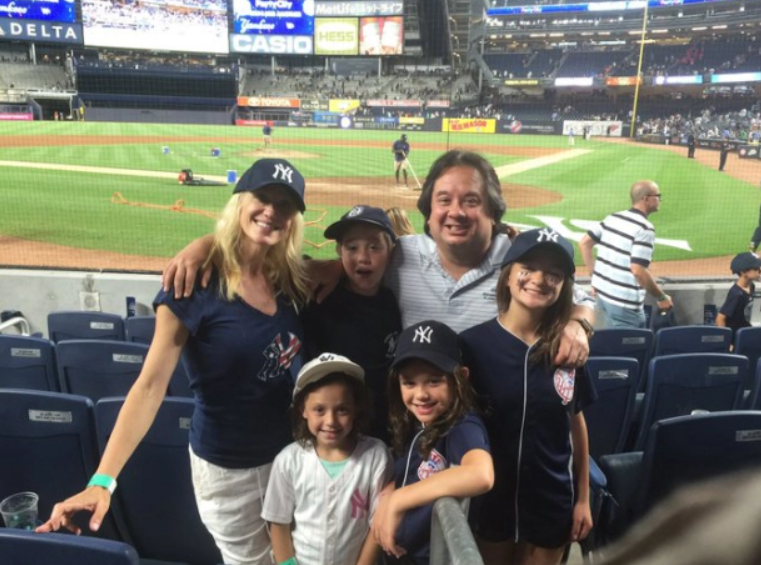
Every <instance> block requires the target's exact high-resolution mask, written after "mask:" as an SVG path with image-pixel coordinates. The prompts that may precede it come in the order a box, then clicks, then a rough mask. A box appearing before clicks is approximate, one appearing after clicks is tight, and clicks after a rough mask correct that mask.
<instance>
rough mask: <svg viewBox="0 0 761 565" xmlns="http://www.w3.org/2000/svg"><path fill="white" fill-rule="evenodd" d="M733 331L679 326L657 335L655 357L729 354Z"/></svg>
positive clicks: (709, 327)
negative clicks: (690, 354) (688, 354)
mask: <svg viewBox="0 0 761 565" xmlns="http://www.w3.org/2000/svg"><path fill="white" fill-rule="evenodd" d="M731 342H732V330H731V329H729V328H722V327H719V326H678V327H675V328H664V329H662V330H660V331H659V332H657V333H656V334H655V346H654V348H653V349H654V352H653V356H659V355H679V354H681V353H728V352H729V344H730V343H731Z"/></svg>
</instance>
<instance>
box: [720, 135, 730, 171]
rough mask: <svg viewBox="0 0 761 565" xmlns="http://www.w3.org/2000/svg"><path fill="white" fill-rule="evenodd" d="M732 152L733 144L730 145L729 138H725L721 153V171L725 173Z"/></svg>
mask: <svg viewBox="0 0 761 565" xmlns="http://www.w3.org/2000/svg"><path fill="white" fill-rule="evenodd" d="M731 150H732V144H730V143H729V138H727V137H725V138H724V141H722V142H721V152H720V154H719V170H720V171H724V166H725V165H726V164H727V156H728V155H729V152H730V151H731Z"/></svg>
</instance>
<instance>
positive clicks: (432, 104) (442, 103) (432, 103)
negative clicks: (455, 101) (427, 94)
mask: <svg viewBox="0 0 761 565" xmlns="http://www.w3.org/2000/svg"><path fill="white" fill-rule="evenodd" d="M425 107H426V108H449V100H429V101H428V102H426V103H425Z"/></svg>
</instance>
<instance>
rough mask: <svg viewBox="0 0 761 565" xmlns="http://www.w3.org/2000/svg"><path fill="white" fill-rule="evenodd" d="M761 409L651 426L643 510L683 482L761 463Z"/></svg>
mask: <svg viewBox="0 0 761 565" xmlns="http://www.w3.org/2000/svg"><path fill="white" fill-rule="evenodd" d="M760 436H761V412H751V411H746V412H743V411H736V412H716V413H712V414H701V415H694V416H681V417H678V418H670V419H666V420H662V421H660V422H657V423H656V424H654V425H653V428H652V430H651V431H650V434H649V436H648V440H647V444H646V445H645V450H644V455H643V460H642V482H641V495H642V496H641V497H640V498H641V502H642V504H643V507H642V508H641V509H640V510H642V511H644V510H646V509H648V508H650V507H651V506H652V505H653V504H655V503H656V502H658V501H659V500H661V499H663V498H664V497H665V496H667V495H668V494H670V493H671V492H672V491H673V490H674V489H676V488H677V487H679V486H682V485H684V484H687V483H690V482H694V481H699V480H703V479H708V478H711V477H716V476H719V475H722V474H724V473H729V472H733V471H737V470H740V469H743V468H746V467H751V466H754V465H759V464H761V441H759V439H760Z"/></svg>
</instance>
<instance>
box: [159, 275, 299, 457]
mask: <svg viewBox="0 0 761 565" xmlns="http://www.w3.org/2000/svg"><path fill="white" fill-rule="evenodd" d="M161 305H165V306H167V307H168V308H169V309H170V310H171V311H172V312H173V313H174V315H175V316H177V318H179V320H180V322H182V324H183V325H184V326H185V328H187V330H188V332H189V334H190V335H189V337H188V341H187V343H186V344H185V348H184V349H183V362H184V363H185V369H186V371H187V374H188V377H189V379H190V388H191V389H192V390H193V394H194V396H195V410H194V412H193V418H192V421H191V425H190V445H191V447H192V448H193V451H194V452H195V454H196V455H198V456H199V457H201V458H202V459H204V460H206V461H209V462H210V463H213V464H215V465H218V466H220V467H226V468H231V469H245V468H251V467H258V466H260V465H264V464H266V463H270V462H271V461H272V460H273V459H274V458H275V456H276V455H277V454H278V452H279V451H280V450H281V449H282V448H283V447H284V446H286V445H288V443H289V442H290V441H291V440H292V437H291V426H290V423H289V421H288V416H287V411H288V406H289V405H290V403H291V390H292V387H293V379H292V377H291V374H290V371H289V369H290V368H291V365H292V363H294V362H295V361H297V360H298V361H300V359H297V355H298V354H299V351H300V349H301V344H302V341H303V332H302V329H301V322H300V321H299V318H298V316H297V315H296V312H295V311H294V308H293V307H292V306H291V305H289V304H288V303H286V302H285V300H283V299H281V298H278V300H277V312H276V313H275V314H274V315H273V316H268V315H267V314H264V313H262V312H260V311H259V310H257V309H256V308H253V307H252V306H250V305H249V304H247V303H246V302H245V301H243V300H241V299H240V298H237V297H236V298H235V299H234V300H232V301H229V300H226V299H224V298H222V297H220V295H219V280H218V277H217V273H216V272H215V273H214V276H213V277H212V280H211V282H210V283H209V285H208V287H207V288H205V289H204V288H201V285H200V284H199V282H198V281H196V285H195V287H194V289H193V294H192V295H191V296H190V297H188V298H181V299H179V300H176V299H175V298H174V294H173V293H171V292H170V293H165V292H164V291H163V290H162V291H161V292H159V293H158V295H157V296H156V299H155V301H154V308H158V307H159V306H161ZM295 368H297V367H295Z"/></svg>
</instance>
